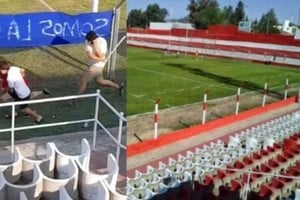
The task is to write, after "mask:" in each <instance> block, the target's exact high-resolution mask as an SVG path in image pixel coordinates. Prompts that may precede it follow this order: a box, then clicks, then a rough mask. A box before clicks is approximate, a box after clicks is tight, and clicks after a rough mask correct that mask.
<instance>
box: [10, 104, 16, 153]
mask: <svg viewBox="0 0 300 200" xmlns="http://www.w3.org/2000/svg"><path fill="white" fill-rule="evenodd" d="M15 112H16V106H15V104H12V105H11V136H10V137H11V153H12V158H13V156H14V152H15V115H16V114H15Z"/></svg>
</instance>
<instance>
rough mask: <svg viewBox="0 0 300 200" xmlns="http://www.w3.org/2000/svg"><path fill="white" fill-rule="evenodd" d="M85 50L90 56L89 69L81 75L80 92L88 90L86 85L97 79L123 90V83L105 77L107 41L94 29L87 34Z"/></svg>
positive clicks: (98, 81)
mask: <svg viewBox="0 0 300 200" xmlns="http://www.w3.org/2000/svg"><path fill="white" fill-rule="evenodd" d="M85 38H86V41H85V50H86V53H87V57H88V69H87V70H86V71H85V72H84V74H83V75H82V77H81V81H80V87H79V92H78V93H79V94H82V93H84V92H85V90H86V85H87V83H88V82H90V81H91V80H93V79H95V80H96V81H97V83H98V84H100V85H103V86H107V87H112V88H116V89H119V90H120V92H121V93H122V92H123V85H121V86H119V85H118V84H117V83H114V82H112V81H110V80H107V79H104V77H103V68H104V66H105V64H106V53H107V42H106V40H105V39H104V38H102V37H99V36H97V34H96V33H95V32H94V31H90V32H88V33H87V34H86V37H85Z"/></svg>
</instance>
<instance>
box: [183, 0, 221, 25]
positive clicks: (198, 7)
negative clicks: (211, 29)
mask: <svg viewBox="0 0 300 200" xmlns="http://www.w3.org/2000/svg"><path fill="white" fill-rule="evenodd" d="M187 10H188V11H189V12H190V13H189V20H190V22H191V23H193V24H194V25H195V27H196V28H199V29H206V28H207V27H208V25H210V24H221V23H222V21H223V19H222V18H223V14H222V11H221V10H220V9H219V4H218V2H217V0H190V4H189V5H188V7H187Z"/></svg>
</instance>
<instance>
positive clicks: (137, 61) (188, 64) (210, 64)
mask: <svg viewBox="0 0 300 200" xmlns="http://www.w3.org/2000/svg"><path fill="white" fill-rule="evenodd" d="M127 52H128V61H127V65H128V67H127V84H128V86H127V114H128V115H134V114H138V113H144V112H149V111H153V109H154V102H155V101H156V99H157V98H160V108H161V109H163V108H169V107H175V106H181V105H186V104H191V103H195V102H200V101H202V98H203V94H204V93H205V91H208V99H214V98H220V97H225V96H230V95H234V94H236V91H237V87H238V86H240V85H241V84H243V88H242V93H243V92H249V91H258V92H261V91H262V89H263V87H264V83H265V82H266V81H268V85H269V88H270V89H271V93H272V94H274V95H278V97H280V96H281V94H283V91H284V85H285V81H286V78H288V77H289V76H290V79H289V83H290V85H291V86H293V87H296V86H298V85H299V83H300V70H299V69H296V68H290V67H279V66H273V65H265V64H261V63H252V62H249V61H237V60H232V59H221V58H209V57H202V58H198V59H195V58H193V57H192V56H185V55H180V56H178V57H177V56H175V55H164V53H163V52H162V51H156V50H149V49H141V48H134V47H128V49H127Z"/></svg>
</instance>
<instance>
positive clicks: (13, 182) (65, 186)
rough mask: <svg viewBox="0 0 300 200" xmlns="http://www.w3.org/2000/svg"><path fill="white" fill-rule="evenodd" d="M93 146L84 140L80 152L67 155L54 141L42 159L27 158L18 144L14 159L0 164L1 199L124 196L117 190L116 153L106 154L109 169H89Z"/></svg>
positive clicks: (89, 199) (96, 199)
mask: <svg viewBox="0 0 300 200" xmlns="http://www.w3.org/2000/svg"><path fill="white" fill-rule="evenodd" d="M90 152H91V150H90V146H89V143H88V141H87V140H86V139H83V140H82V142H81V153H80V154H78V155H66V154H64V153H62V152H61V151H60V150H59V149H58V148H57V147H56V145H55V144H54V143H48V144H47V155H46V156H45V158H44V159H42V160H34V159H29V158H26V157H25V156H23V155H22V153H21V152H20V150H19V149H18V148H16V149H15V152H14V156H13V159H14V160H13V162H11V163H9V164H1V165H0V200H7V199H9V200H19V199H22V200H39V199H45V200H59V199H61V200H69V199H70V200H71V199H72V200H73V199H74V200H75V199H82V200H109V199H116V200H124V199H126V196H125V195H121V194H119V193H117V192H116V184H117V178H118V174H119V166H118V163H117V162H116V160H115V158H114V156H113V155H112V154H109V155H108V157H107V173H106V174H101V175H100V174H95V173H92V172H91V171H90V170H89V166H90V164H89V162H90Z"/></svg>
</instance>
